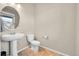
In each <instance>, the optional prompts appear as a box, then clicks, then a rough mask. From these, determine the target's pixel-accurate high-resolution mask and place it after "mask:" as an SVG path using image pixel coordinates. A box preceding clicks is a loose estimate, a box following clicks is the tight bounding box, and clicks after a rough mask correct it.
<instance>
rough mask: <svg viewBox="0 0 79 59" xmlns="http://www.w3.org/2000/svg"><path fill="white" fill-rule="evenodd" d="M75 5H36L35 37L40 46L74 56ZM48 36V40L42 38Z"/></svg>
mask: <svg viewBox="0 0 79 59" xmlns="http://www.w3.org/2000/svg"><path fill="white" fill-rule="evenodd" d="M75 6H76V5H75V4H36V20H35V22H36V24H35V26H36V28H35V29H36V37H37V39H38V40H39V41H40V42H41V45H43V46H46V47H48V48H51V49H54V50H57V51H60V52H63V53H66V54H69V55H74V54H75V41H76V40H75V39H76V37H75V22H76V18H75V16H76V7H75ZM45 35H48V39H45V38H44V36H45Z"/></svg>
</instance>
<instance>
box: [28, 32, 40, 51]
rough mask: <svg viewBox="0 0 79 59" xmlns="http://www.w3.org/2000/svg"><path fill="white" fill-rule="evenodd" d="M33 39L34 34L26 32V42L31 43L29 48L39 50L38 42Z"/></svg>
mask: <svg viewBox="0 0 79 59" xmlns="http://www.w3.org/2000/svg"><path fill="white" fill-rule="evenodd" d="M34 39H35V37H34V34H30V33H29V34H27V40H28V42H29V43H30V45H31V49H32V50H33V51H38V50H39V46H40V42H39V41H36V40H34Z"/></svg>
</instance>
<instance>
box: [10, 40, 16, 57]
mask: <svg viewBox="0 0 79 59" xmlns="http://www.w3.org/2000/svg"><path fill="white" fill-rule="evenodd" d="M10 44H11V45H10V49H11V50H10V55H11V56H17V40H13V41H10Z"/></svg>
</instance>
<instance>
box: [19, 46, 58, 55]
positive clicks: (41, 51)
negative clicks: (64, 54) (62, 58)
mask: <svg viewBox="0 0 79 59" xmlns="http://www.w3.org/2000/svg"><path fill="white" fill-rule="evenodd" d="M18 55H19V56H56V55H57V53H55V52H53V51H49V50H48V49H45V48H41V47H40V49H39V51H38V52H34V51H32V50H31V48H26V49H25V50H23V51H21V52H19V53H18Z"/></svg>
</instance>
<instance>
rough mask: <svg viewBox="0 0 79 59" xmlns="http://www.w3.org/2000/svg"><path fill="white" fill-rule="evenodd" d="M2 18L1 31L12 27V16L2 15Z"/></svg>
mask: <svg viewBox="0 0 79 59" xmlns="http://www.w3.org/2000/svg"><path fill="white" fill-rule="evenodd" d="M1 19H2V24H3V26H2V27H3V31H5V30H8V29H11V28H12V21H13V19H12V17H8V16H3V17H1Z"/></svg>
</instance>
